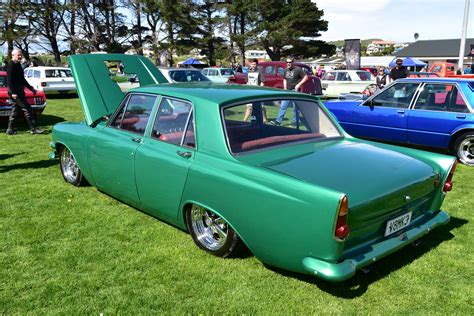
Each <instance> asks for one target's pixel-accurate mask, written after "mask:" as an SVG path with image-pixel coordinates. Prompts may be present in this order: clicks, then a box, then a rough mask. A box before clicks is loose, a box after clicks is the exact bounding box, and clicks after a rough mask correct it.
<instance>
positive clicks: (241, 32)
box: [240, 13, 246, 66]
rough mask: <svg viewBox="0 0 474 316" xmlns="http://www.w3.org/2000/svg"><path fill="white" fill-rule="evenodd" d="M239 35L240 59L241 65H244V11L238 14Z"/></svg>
mask: <svg viewBox="0 0 474 316" xmlns="http://www.w3.org/2000/svg"><path fill="white" fill-rule="evenodd" d="M240 35H241V36H242V43H241V47H240V60H241V61H242V66H245V50H246V49H245V36H244V35H245V13H241V14H240Z"/></svg>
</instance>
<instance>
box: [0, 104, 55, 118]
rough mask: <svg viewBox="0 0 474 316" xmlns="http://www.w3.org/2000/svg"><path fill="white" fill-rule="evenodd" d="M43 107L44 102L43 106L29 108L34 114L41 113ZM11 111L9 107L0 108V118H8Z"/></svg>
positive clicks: (35, 105)
mask: <svg viewBox="0 0 474 316" xmlns="http://www.w3.org/2000/svg"><path fill="white" fill-rule="evenodd" d="M45 107H46V102H45V103H43V104H34V105H32V106H31V108H32V109H33V112H35V113H41V112H43V110H44V108H45ZM11 111H12V106H11V105H9V106H2V107H0V117H5V116H10V113H11Z"/></svg>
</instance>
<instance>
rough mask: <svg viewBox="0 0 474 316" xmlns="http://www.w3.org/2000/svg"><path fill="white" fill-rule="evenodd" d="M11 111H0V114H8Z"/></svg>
mask: <svg viewBox="0 0 474 316" xmlns="http://www.w3.org/2000/svg"><path fill="white" fill-rule="evenodd" d="M10 113H11V111H0V116H10Z"/></svg>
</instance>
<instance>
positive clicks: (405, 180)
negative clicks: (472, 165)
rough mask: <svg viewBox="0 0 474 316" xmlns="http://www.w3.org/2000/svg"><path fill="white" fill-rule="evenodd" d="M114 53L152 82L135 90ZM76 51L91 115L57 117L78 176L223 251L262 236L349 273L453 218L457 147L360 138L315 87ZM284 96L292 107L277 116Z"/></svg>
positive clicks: (337, 277)
mask: <svg viewBox="0 0 474 316" xmlns="http://www.w3.org/2000/svg"><path fill="white" fill-rule="evenodd" d="M112 62H115V63H117V62H120V63H121V64H122V65H123V70H124V72H125V73H126V74H127V76H132V75H133V76H134V77H137V78H138V80H136V81H135V82H137V81H138V82H139V84H140V87H138V88H134V89H131V90H130V91H129V92H128V93H125V92H122V90H121V88H120V86H119V84H118V83H117V82H116V81H113V80H112V79H111V72H113V67H111V66H110V65H111V63H112ZM70 64H71V67H72V70H73V73H74V78H75V80H76V85H77V88H78V93H79V96H80V99H81V104H82V107H83V110H84V114H85V120H84V121H83V122H80V123H60V124H56V125H55V126H54V129H53V142H52V147H53V148H54V152H53V153H52V154H53V156H56V157H59V159H60V167H61V172H62V174H63V176H64V179H65V180H66V182H68V183H70V184H72V185H76V186H80V185H83V184H86V183H89V184H91V185H93V186H96V187H97V188H98V189H100V190H101V191H103V192H105V193H107V194H109V195H111V196H113V197H115V198H117V199H119V200H121V201H123V202H125V203H127V204H129V205H132V206H134V207H136V208H138V209H140V210H143V211H145V212H147V213H149V214H151V215H152V216H155V217H157V218H159V219H161V220H163V221H166V222H168V223H171V224H173V225H175V226H177V227H179V228H181V229H184V230H187V231H189V233H190V235H191V236H192V238H193V240H194V242H195V243H196V245H197V246H198V247H200V248H202V249H203V250H205V251H207V252H209V253H211V254H213V255H216V256H221V257H232V256H238V255H239V253H241V251H248V250H250V251H251V252H252V254H253V255H255V256H256V257H257V258H259V259H260V260H261V261H262V262H264V263H266V264H268V265H271V266H275V267H279V268H283V269H286V270H291V271H296V272H300V273H306V274H312V275H315V276H317V277H320V278H323V279H326V280H330V281H342V280H345V279H348V278H350V277H351V276H353V275H354V273H355V272H356V271H357V269H360V268H362V267H364V266H366V265H369V264H370V263H372V262H374V261H376V260H378V259H380V258H382V257H384V256H386V255H388V254H390V253H392V252H394V251H397V250H400V249H401V248H402V247H403V246H405V245H407V244H410V243H411V242H413V241H415V240H417V239H418V238H420V237H421V236H423V235H425V234H426V233H428V232H429V231H430V230H431V229H433V228H434V227H437V226H439V225H442V224H445V223H447V222H448V221H449V216H448V215H447V214H446V213H445V212H444V211H441V210H440V207H441V204H442V202H443V199H444V197H445V195H446V192H448V191H450V190H451V188H452V177H453V173H454V169H455V165H456V164H455V160H454V159H453V158H452V157H449V156H445V155H440V154H435V153H430V152H424V151H419V150H414V149H409V148H401V147H396V146H391V145H387V144H380V143H373V142H369V141H364V140H360V139H356V138H353V137H351V136H350V135H348V134H346V133H345V132H344V130H343V129H342V128H341V127H340V126H339V124H338V123H337V122H336V121H335V120H334V118H333V117H332V116H331V114H330V113H329V112H328V111H327V110H326V108H325V107H324V106H323V105H322V104H321V103H320V102H319V100H318V99H317V98H315V97H313V96H310V95H307V94H300V93H295V92H290V91H283V90H278V89H270V88H262V87H253V86H245V85H225V84H223V85H218V84H213V83H202V84H201V83H192V84H187V83H183V84H163V83H165V82H166V79H165V78H164V77H163V76H162V75H161V73H160V72H159V71H158V69H157V68H156V67H155V66H154V65H153V64H152V63H151V62H150V61H149V60H147V59H146V58H143V57H139V56H127V55H116V54H109V55H76V56H72V57H70ZM284 102H289V103H290V107H289V111H288V113H287V114H286V118H287V119H286V120H284V121H283V124H281V125H277V124H274V122H273V121H272V120H271V119H272V118H275V117H276V115H277V112H278V110H279V109H280V106H281V104H282V103H284ZM272 123H273V124H272ZM246 248H248V250H246Z"/></svg>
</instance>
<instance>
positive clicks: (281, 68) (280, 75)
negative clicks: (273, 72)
mask: <svg viewBox="0 0 474 316" xmlns="http://www.w3.org/2000/svg"><path fill="white" fill-rule="evenodd" d="M284 74H285V69H284V68H283V67H278V68H277V75H278V76H279V77H283V75H284Z"/></svg>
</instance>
